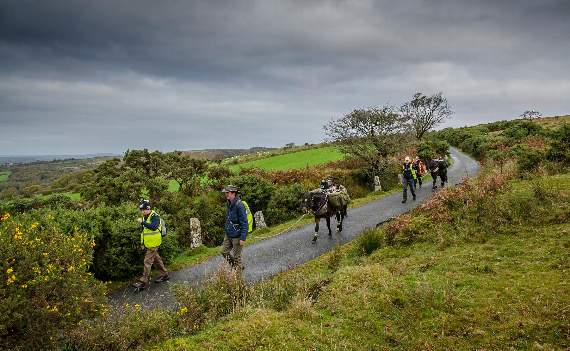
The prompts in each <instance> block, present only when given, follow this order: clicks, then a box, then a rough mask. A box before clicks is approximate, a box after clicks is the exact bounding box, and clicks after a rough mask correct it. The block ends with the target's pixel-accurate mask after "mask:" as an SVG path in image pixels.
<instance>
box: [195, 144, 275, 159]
mask: <svg viewBox="0 0 570 351" xmlns="http://www.w3.org/2000/svg"><path fill="white" fill-rule="evenodd" d="M271 150H274V149H273V148H267V147H252V148H249V149H205V150H189V151H184V153H185V154H187V155H189V156H191V157H193V158H199V159H206V160H223V159H224V158H228V157H233V156H239V155H245V154H250V153H256V152H264V151H271Z"/></svg>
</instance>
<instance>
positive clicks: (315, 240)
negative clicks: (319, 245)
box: [312, 235, 318, 243]
mask: <svg viewBox="0 0 570 351" xmlns="http://www.w3.org/2000/svg"><path fill="white" fill-rule="evenodd" d="M317 238H318V237H317V236H316V235H315V236H314V237H313V240H312V241H313V242H314V243H315V242H317Z"/></svg>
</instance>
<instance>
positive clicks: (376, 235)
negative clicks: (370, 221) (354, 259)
mask: <svg viewBox="0 0 570 351" xmlns="http://www.w3.org/2000/svg"><path fill="white" fill-rule="evenodd" d="M382 241H383V236H382V231H381V230H379V229H366V230H365V231H364V232H362V234H360V237H359V238H358V239H357V240H356V245H355V247H356V251H357V253H358V254H360V255H366V256H368V255H370V254H371V253H372V252H374V251H375V250H377V249H379V248H380V247H382Z"/></svg>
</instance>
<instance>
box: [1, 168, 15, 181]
mask: <svg viewBox="0 0 570 351" xmlns="http://www.w3.org/2000/svg"><path fill="white" fill-rule="evenodd" d="M10 174H12V172H11V171H1V172H0V182H5V181H7V180H8V178H10Z"/></svg>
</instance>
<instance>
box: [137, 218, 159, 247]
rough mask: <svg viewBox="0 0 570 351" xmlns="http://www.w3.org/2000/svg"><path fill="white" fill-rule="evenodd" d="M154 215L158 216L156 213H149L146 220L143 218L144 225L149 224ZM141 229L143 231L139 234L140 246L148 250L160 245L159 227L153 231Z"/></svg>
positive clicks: (145, 228)
mask: <svg viewBox="0 0 570 351" xmlns="http://www.w3.org/2000/svg"><path fill="white" fill-rule="evenodd" d="M154 214H156V215H158V214H157V213H156V212H154V211H151V212H150V214H149V215H148V217H146V219H144V218H143V220H144V221H145V223H148V224H150V222H151V221H150V219H151V217H152V216H153V215H154ZM143 228H144V229H143V231H142V233H141V244H143V245H144V246H145V247H147V248H149V249H152V248H155V247H159V246H160V244H162V234H161V232H162V229H161V228H160V225H159V226H158V228H156V229H155V230H151V229H148V228H147V227H143Z"/></svg>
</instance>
